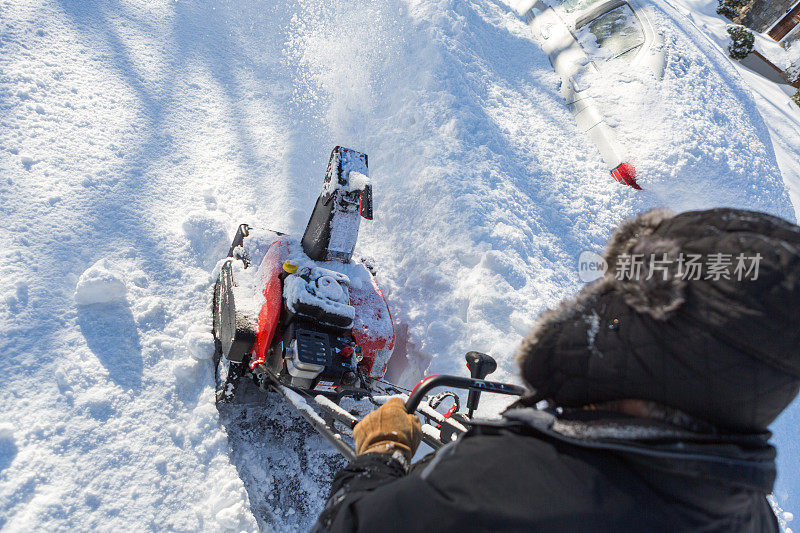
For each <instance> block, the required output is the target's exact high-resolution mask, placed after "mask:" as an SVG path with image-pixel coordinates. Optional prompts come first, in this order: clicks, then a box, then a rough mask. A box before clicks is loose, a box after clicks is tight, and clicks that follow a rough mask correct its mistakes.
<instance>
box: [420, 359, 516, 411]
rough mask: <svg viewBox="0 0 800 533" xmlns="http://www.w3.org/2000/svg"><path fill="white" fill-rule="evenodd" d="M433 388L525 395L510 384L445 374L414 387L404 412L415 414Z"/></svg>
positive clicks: (428, 378)
mask: <svg viewBox="0 0 800 533" xmlns="http://www.w3.org/2000/svg"><path fill="white" fill-rule="evenodd" d="M495 364H496V363H495ZM487 373H488V372H487ZM435 387H453V388H456V389H466V390H469V391H477V392H491V393H496V394H509V395H512V396H522V395H523V394H525V389H524V388H522V387H520V386H518V385H511V384H510V383H500V382H498V381H484V380H482V379H473V378H462V377H460V376H448V375H446V374H434V375H432V376H428V377H426V378H424V379H423V380H422V381H420V382H419V383H417V386H416V387H414V390H412V391H411V394H409V395H408V400H407V401H406V412H407V413H413V412H415V411H416V410H417V407H419V404H420V402H422V400H423V399H424V398H425V395H426V394H427V393H428V391H430V390H431V389H433V388H435Z"/></svg>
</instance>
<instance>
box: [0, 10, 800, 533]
mask: <svg viewBox="0 0 800 533" xmlns="http://www.w3.org/2000/svg"><path fill="white" fill-rule="evenodd" d="M657 13H658V16H657V24H658V27H659V29H660V30H661V31H663V34H664V38H665V42H666V43H667V44H668V46H669V47H670V49H671V50H672V52H671V53H670V55H669V58H668V63H667V71H666V75H665V78H664V81H663V83H661V84H660V85H658V86H657V87H654V86H650V85H648V80H647V79H646V78H644V77H642V76H643V75H641V73H636V72H633V73H619V76H620V78H619V80H618V81H619V84H620V86H621V87H624V89H623V91H624V94H625V95H626V97H625V98H623V93H620V95H619V97H610V98H608V99H607V102H605V103H604V105H606V106H607V107H606V108H605V109H607V110H611V111H613V116H614V117H617V121H616V122H615V123H614V124H613V125H615V126H617V130H618V133H619V135H620V137H621V138H622V139H623V140H624V142H625V143H626V144H627V146H628V147H629V148H630V150H631V154H632V159H633V163H634V164H635V165H636V166H637V168H638V169H639V171H640V175H641V178H640V183H641V185H642V186H643V187H644V188H645V191H643V192H641V193H636V192H635V191H633V190H631V189H628V188H623V187H621V186H619V185H618V184H616V183H614V182H613V181H612V180H611V178H610V177H609V176H608V173H607V170H606V169H605V168H604V165H603V163H602V161H601V160H600V157H599V154H598V153H597V151H596V149H595V148H594V147H593V145H592V144H591V143H590V142H589V141H588V139H586V138H583V137H582V136H580V135H577V134H576V131H575V126H574V122H573V118H572V116H571V115H570V114H569V112H568V111H567V109H566V107H565V106H564V104H563V100H562V99H561V96H560V95H559V93H558V78H557V76H556V75H555V74H554V73H553V72H552V69H551V67H550V65H549V63H548V60H547V58H546V56H545V55H544V54H543V53H542V52H541V51H540V50H539V48H538V46H537V45H536V43H535V42H534V40H533V38H532V36H531V34H530V31H529V29H528V28H527V27H526V26H525V24H524V23H523V22H522V21H521V20H520V19H519V18H518V17H516V15H514V13H513V12H512V11H511V10H510V9H509V8H508V7H507V6H506V5H505V4H503V3H501V2H499V1H496V0H466V1H464V0H381V1H378V2H376V1H367V0H356V1H354V2H347V3H330V2H322V1H320V0H301V1H296V2H292V3H271V2H251V1H245V0H229V1H222V2H214V3H205V2H201V1H199V0H179V1H173V0H160V1H148V2H144V1H135V0H127V1H124V2H105V1H100V0H97V1H92V0H52V1H50V0H47V1H33V0H31V1H19V0H0V197H2V199H3V201H2V202H0V216H2V220H3V231H2V232H0V243H2V248H1V249H2V254H1V255H0V272H2V280H3V284H2V287H0V331H2V335H1V336H0V350H2V353H3V354H4V356H3V358H2V360H0V372H2V375H3V376H4V379H3V381H2V385H0V387H1V389H0V393H2V396H3V402H2V407H0V413H1V415H2V418H1V419H0V420H2V422H0V528H2V527H5V528H7V529H9V530H28V529H64V530H66V529H125V530H130V529H137V530H140V529H144V530H147V529H152V530H164V529H170V530H182V531H187V530H197V529H202V530H208V531H215V530H227V529H245V530H253V529H256V528H257V527H261V528H263V529H274V530H304V529H308V527H309V526H310V524H311V523H313V521H314V520H315V518H316V515H317V513H318V512H319V510H320V509H321V506H322V503H323V498H324V497H325V493H326V490H327V484H328V481H329V479H330V476H331V474H332V472H333V471H334V470H335V469H336V468H337V467H338V466H339V465H340V464H341V462H340V460H339V459H338V458H337V456H336V455H335V454H334V453H333V452H332V451H331V450H329V449H328V448H327V447H326V446H325V443H324V442H323V441H322V440H321V439H320V438H318V437H316V436H315V435H313V434H311V433H310V432H309V431H308V430H306V429H305V428H301V429H296V428H295V427H294V426H297V425H300V424H302V421H301V420H300V419H299V418H297V417H294V416H291V415H289V414H285V413H281V412H279V411H278V410H277V408H278V406H280V405H281V404H280V403H279V399H278V398H276V397H274V396H268V397H264V396H262V395H259V394H247V395H246V398H244V400H243V402H242V403H239V404H237V405H233V406H230V407H225V408H223V409H221V410H217V408H216V407H215V406H214V403H213V391H212V382H213V381H212V369H211V364H210V361H209V358H210V355H211V338H210V335H209V333H208V331H209V329H210V311H209V302H210V296H211V286H212V277H211V270H212V269H213V266H214V264H215V263H216V261H217V259H218V258H219V257H220V256H221V255H224V253H225V251H226V249H227V246H228V244H229V242H230V241H229V239H230V237H231V236H232V232H233V230H234V229H235V227H236V224H237V223H239V222H254V223H258V224H259V225H263V226H267V227H270V228H272V229H275V230H282V231H290V232H300V231H302V229H303V228H304V227H305V223H306V221H307V217H308V215H309V214H310V212H311V209H312V207H313V204H314V200H315V198H316V196H317V194H318V192H319V187H320V186H321V183H322V177H323V174H324V166H325V163H326V161H327V157H328V154H329V153H330V149H331V148H332V147H333V146H334V145H336V144H341V145H344V146H349V147H351V148H354V149H357V150H360V151H363V152H366V153H367V154H369V156H370V175H371V179H372V182H373V184H374V189H375V208H376V211H375V221H374V222H372V223H364V224H362V230H361V237H360V245H359V248H358V250H357V253H359V252H360V254H362V255H369V256H371V257H373V258H374V260H375V263H376V265H377V267H378V281H379V283H380V284H381V286H382V288H383V289H384V292H385V294H386V296H387V299H388V300H389V303H390V308H391V311H392V313H393V316H394V318H395V320H396V325H397V331H398V347H397V350H396V355H395V358H396V361H393V365H392V367H393V368H392V371H390V372H393V374H391V373H390V375H391V376H392V377H393V378H394V379H395V380H399V381H403V382H405V383H408V382H410V381H414V380H415V379H416V378H418V377H419V376H420V375H421V373H422V372H424V371H427V372H453V373H462V372H463V371H464V370H463V353H464V352H465V351H467V350H469V349H476V350H484V351H487V352H489V353H491V354H493V355H494V356H495V357H496V358H497V359H498V361H499V366H500V368H499V370H498V372H497V373H496V374H494V375H493V377H496V378H497V379H514V378H513V376H514V374H515V368H514V364H513V361H512V360H511V354H512V352H513V350H514V348H515V347H516V345H517V343H518V342H519V340H520V339H521V336H522V335H523V334H524V333H525V332H526V330H527V327H528V326H529V325H530V323H531V322H532V320H533V319H534V318H535V316H536V315H537V314H538V313H539V312H541V311H542V310H543V309H545V308H546V307H548V306H550V305H553V304H555V303H556V302H557V301H558V300H559V299H560V298H562V297H564V296H565V295H568V294H570V293H572V292H574V291H575V290H577V289H578V288H579V287H580V286H581V284H580V282H579V280H578V277H577V271H576V263H577V258H578V256H579V255H580V253H581V252H582V251H584V250H595V251H598V250H599V249H601V247H602V245H603V243H604V241H605V239H606V238H607V236H608V234H609V233H610V231H611V229H612V228H613V227H614V225H615V224H616V223H617V222H618V221H619V220H620V219H622V218H624V217H628V216H631V215H633V214H635V213H637V212H639V211H641V210H643V209H646V208H649V207H653V206H658V205H667V206H670V207H672V208H674V209H676V210H684V209H691V208H698V207H710V206H716V205H732V206H741V207H750V208H755V209H762V210H766V211H770V212H772V213H776V214H779V215H782V216H785V217H793V213H792V208H791V205H790V203H789V201H788V197H787V196H786V193H785V192H784V190H783V187H782V184H781V181H780V174H779V173H778V169H777V166H776V162H775V156H774V153H773V149H772V145H771V143H770V140H769V134H768V132H767V129H766V127H765V125H764V122H763V120H762V119H761V116H760V115H759V114H758V111H757V110H756V107H755V104H754V102H753V98H752V96H751V95H750V92H749V91H748V90H747V89H746V87H745V85H744V84H743V82H742V81H741V78H740V77H739V75H738V74H737V72H736V70H735V69H734V67H733V66H731V64H730V63H729V62H728V61H727V60H726V59H725V58H724V57H722V56H721V55H720V54H719V52H718V50H717V49H716V48H714V46H713V45H712V44H711V43H709V42H708V41H706V40H705V39H704V38H703V37H702V35H701V34H700V32H699V31H698V30H697V29H696V28H694V27H693V26H692V25H691V24H687V23H686V20H685V19H684V18H683V17H682V16H681V15H679V14H678V13H676V12H675V11H674V10H672V9H671V8H669V7H667V6H664V7H663V10H662V9H660V8H659V9H658V10H657ZM670 102H672V103H670ZM678 103H680V105H678ZM611 115H612V113H609V112H607V116H611ZM622 117H625V120H622ZM787 142H788V143H790V144H791V141H787ZM795 142H796V141H795ZM250 392H254V391H250ZM502 403H505V400H496V401H488V398H487V399H485V400H484V401H483V404H482V411H483V412H485V413H486V414H489V413H491V412H492V411H493V410H496V409H497V408H498V407H499V405H501V404H502ZM792 432H794V433H793V434H794V435H796V432H797V429H796V428H789V430H787V432H786V433H784V434H782V435H781V437H780V439H779V442H778V444H779V445H781V444H783V445H786V444H787V441H788V440H790V439H791V438H792ZM791 466H792V465H788V466H787V465H786V464H784V465H783V467H784V469H786V468H790V467H791ZM793 466H794V468H795V476H794V477H800V476H798V475H796V474H797V472H796V468H797V465H796V464H795V465H793ZM781 475H782V476H783V477H782V479H786V477H785V476H788V477H791V473H787V472H785V471H784V472H782V474H781Z"/></svg>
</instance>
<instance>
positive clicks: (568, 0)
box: [561, 0, 605, 13]
mask: <svg viewBox="0 0 800 533" xmlns="http://www.w3.org/2000/svg"><path fill="white" fill-rule="evenodd" d="M604 1H605V0H564V2H562V3H561V5H562V6H564V11H566V12H567V13H573V12H575V11H583V10H584V9H587V8H588V7H590V6H592V5H594V4H597V3H599V2H604Z"/></svg>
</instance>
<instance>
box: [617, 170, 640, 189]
mask: <svg viewBox="0 0 800 533" xmlns="http://www.w3.org/2000/svg"><path fill="white" fill-rule="evenodd" d="M611 177H612V178H614V179H615V180H616V181H618V182H620V183H622V184H624V185H627V186H629V187H633V188H634V189H636V190H637V191H641V190H642V188H641V187H639V185H638V184H637V183H636V169H635V168H633V165H631V164H630V163H620V164H619V165H617V168H615V169H614V170H612V171H611Z"/></svg>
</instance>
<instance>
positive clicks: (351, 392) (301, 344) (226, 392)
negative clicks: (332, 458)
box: [213, 146, 524, 458]
mask: <svg viewBox="0 0 800 533" xmlns="http://www.w3.org/2000/svg"><path fill="white" fill-rule="evenodd" d="M372 216H373V206H372V185H371V183H370V180H369V170H368V164H367V156H366V154H362V153H359V152H356V151H354V150H349V149H346V148H342V147H339V146H337V147H336V148H334V150H333V152H332V153H331V157H330V161H329V162H328V168H327V171H326V173H325V180H324V182H323V187H322V193H321V194H320V195H319V197H318V198H317V202H316V205H315V206H314V210H313V212H312V213H311V218H310V219H309V221H308V225H307V227H306V230H305V233H304V234H303V236H302V238H300V239H297V238H295V237H292V236H289V235H285V234H283V233H279V232H275V231H270V230H266V229H258V228H256V227H252V226H249V225H247V224H242V225H240V226H239V229H238V231H237V232H236V236H235V237H234V239H233V243H232V244H231V248H230V251H229V253H228V256H227V257H226V258H225V259H224V261H222V262H221V265H220V267H219V276H218V278H217V282H216V284H215V287H214V296H213V333H214V341H215V354H214V365H215V381H216V384H217V391H216V399H217V402H228V401H231V400H233V399H234V397H235V394H236V390H237V386H238V385H239V382H240V380H241V379H242V378H249V379H252V380H253V381H254V382H255V384H256V385H258V386H259V387H260V388H261V389H262V390H275V391H277V392H279V393H280V394H281V395H282V396H283V397H284V398H286V399H287V400H289V402H290V405H292V406H293V407H295V408H296V409H297V411H298V412H299V413H300V414H301V415H302V416H303V417H304V418H305V419H306V420H307V421H308V422H309V423H310V424H311V425H312V426H313V427H314V428H315V429H316V430H317V431H319V432H320V433H321V434H322V435H323V436H324V437H325V438H327V439H328V440H329V441H330V442H331V443H332V444H333V445H334V446H336V448H337V449H338V450H339V451H340V452H341V453H342V454H344V455H345V456H346V457H348V458H352V457H354V452H353V449H352V447H351V446H350V445H349V444H347V443H346V442H345V441H344V440H343V439H342V437H341V435H340V434H339V432H338V431H337V429H336V427H335V424H334V422H335V421H338V422H339V423H341V424H344V425H345V426H347V427H349V428H352V427H353V426H354V425H355V424H356V423H357V422H358V419H357V418H355V417H354V416H353V415H352V414H350V413H349V412H348V411H346V410H344V409H342V408H341V407H339V405H338V403H339V401H340V400H341V399H342V398H343V397H345V396H350V397H354V398H356V399H359V398H365V397H366V398H369V399H370V400H371V401H372V402H373V403H379V402H380V400H381V398H376V397H375V396H374V394H376V393H377V394H380V395H384V396H385V395H387V394H398V393H400V394H402V393H403V391H405V392H408V393H409V397H408V400H407V403H406V409H407V410H408V412H409V413H412V412H415V411H416V412H419V413H420V414H422V415H423V416H424V417H425V419H426V420H427V423H426V424H425V425H423V433H424V437H423V440H424V441H425V442H426V443H428V444H429V445H430V446H432V447H434V448H438V447H439V446H441V445H442V443H443V442H449V441H450V440H453V439H454V438H455V437H456V436H457V435H458V434H459V433H462V432H464V431H466V429H467V426H468V425H469V417H468V416H466V415H464V414H463V413H456V411H457V410H458V407H459V405H458V396H457V395H456V394H454V393H452V392H448V393H445V394H444V395H442V394H440V395H438V396H436V397H426V396H425V395H426V393H427V392H429V391H430V389H431V388H433V387H437V386H445V387H452V388H460V389H466V390H469V391H470V395H469V400H468V404H469V405H468V407H469V415H470V416H471V415H472V412H473V411H474V409H475V408H476V407H477V403H478V398H479V394H480V392H481V391H484V392H492V393H500V394H512V395H521V394H522V393H523V392H524V389H522V388H521V387H518V386H515V385H510V384H505V383H497V382H491V381H484V380H483V378H485V377H486V375H487V374H489V373H490V372H491V371H493V370H494V368H496V363H495V362H494V360H493V359H492V358H491V357H489V356H488V355H486V354H480V353H478V352H470V353H469V354H467V364H468V366H469V368H470V371H471V373H472V376H471V377H470V378H462V377H457V376H444V375H438V376H429V377H427V378H425V379H423V380H422V381H421V382H420V383H419V384H418V385H417V386H416V387H415V389H414V390H413V391H408V390H407V389H403V388H402V387H399V386H395V385H392V384H391V383H388V382H387V381H385V380H384V379H383V378H384V374H385V373H386V368H387V365H388V363H389V359H390V357H391V355H392V351H393V349H394V325H393V323H392V317H391V314H390V312H389V308H388V306H387V304H386V300H385V298H384V296H383V293H382V292H381V290H380V288H379V287H378V285H377V283H376V282H375V277H374V270H373V267H372V266H371V265H370V264H368V263H367V262H364V261H358V260H354V259H353V250H354V248H355V244H356V240H357V238H358V229H359V225H360V221H361V218H364V219H367V220H371V219H372ZM447 396H449V397H452V398H453V408H451V409H450V411H448V413H446V414H442V413H439V412H438V411H436V407H437V406H438V404H439V403H441V401H442V399H443V398H444V397H447ZM307 399H313V403H314V404H315V405H316V406H317V408H319V409H320V410H321V411H322V415H323V416H320V415H319V414H317V411H316V410H314V409H313V408H311V407H310V405H309V404H308V403H307V402H306V400H307Z"/></svg>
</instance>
